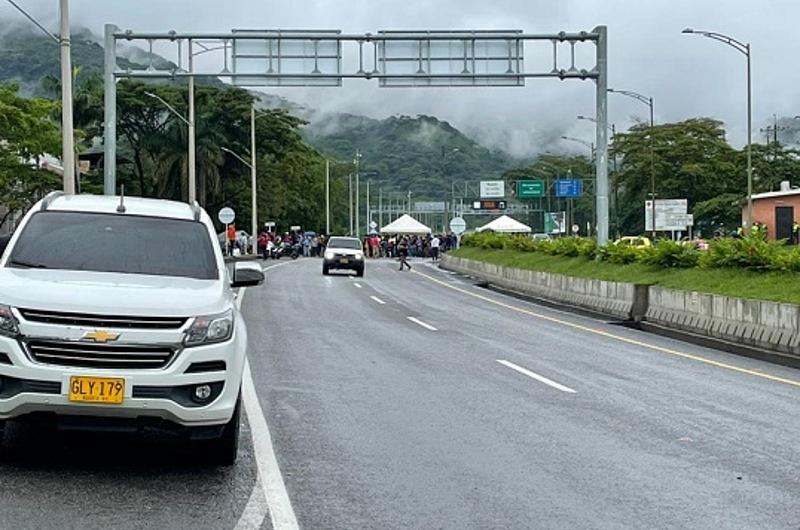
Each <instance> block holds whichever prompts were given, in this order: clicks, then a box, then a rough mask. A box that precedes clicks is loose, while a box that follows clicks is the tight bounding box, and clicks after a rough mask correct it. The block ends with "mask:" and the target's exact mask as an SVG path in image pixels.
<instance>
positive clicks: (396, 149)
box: [305, 114, 522, 200]
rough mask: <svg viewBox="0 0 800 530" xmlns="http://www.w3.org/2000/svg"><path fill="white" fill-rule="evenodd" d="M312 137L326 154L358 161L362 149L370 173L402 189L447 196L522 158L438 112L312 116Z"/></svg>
mask: <svg viewBox="0 0 800 530" xmlns="http://www.w3.org/2000/svg"><path fill="white" fill-rule="evenodd" d="M305 136H306V139H307V141H308V142H309V143H310V144H312V145H314V146H315V147H316V148H317V149H319V150H321V151H322V152H323V153H326V154H330V155H334V156H336V157H337V158H339V159H341V160H352V159H353V156H354V154H355V152H356V150H357V149H358V150H359V151H360V152H361V154H362V158H361V168H362V171H364V172H369V171H377V172H378V173H379V175H377V176H375V177H373V179H375V180H380V179H386V180H390V181H391V183H392V188H394V189H395V190H397V191H407V190H415V192H416V191H417V190H428V191H429V194H430V195H429V197H428V198H436V199H443V200H446V199H447V198H448V197H449V195H450V193H451V189H452V184H453V183H454V182H461V181H462V180H480V179H492V178H499V177H500V175H502V173H503V172H504V171H506V170H508V169H509V168H511V167H514V166H517V165H521V164H522V162H521V161H518V160H515V159H512V158H511V157H510V156H509V155H507V154H505V153H500V152H496V151H490V150H489V149H487V148H485V147H483V146H481V145H479V144H478V143H476V142H475V141H474V140H472V139H471V138H468V137H467V136H465V135H464V134H463V133H461V132H460V131H459V130H458V129H456V128H455V127H453V126H452V125H450V124H449V123H447V122H446V121H441V120H439V119H437V118H435V117H433V116H424V115H421V116H417V117H410V116H392V117H389V118H386V119H383V120H376V119H372V118H367V117H364V116H357V115H353V114H332V115H327V116H319V117H316V118H315V117H314V116H313V115H312V117H311V118H310V125H309V126H308V127H307V128H306V131H305Z"/></svg>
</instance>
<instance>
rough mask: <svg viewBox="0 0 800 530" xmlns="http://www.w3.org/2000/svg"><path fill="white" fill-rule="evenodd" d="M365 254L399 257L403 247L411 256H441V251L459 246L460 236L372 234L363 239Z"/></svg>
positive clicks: (379, 256)
mask: <svg viewBox="0 0 800 530" xmlns="http://www.w3.org/2000/svg"><path fill="white" fill-rule="evenodd" d="M363 246H364V255H365V256H367V257H369V258H399V257H400V250H401V247H404V248H405V249H406V253H407V256H408V257H410V258H432V259H433V260H434V261H435V260H437V259H438V258H439V253H440V252H447V251H448V250H450V249H453V248H457V247H458V236H457V235H456V234H454V233H452V232H451V233H449V234H445V235H441V236H440V235H436V234H428V235H424V236H420V235H383V236H381V235H379V234H371V235H369V236H367V237H365V238H364V239H363Z"/></svg>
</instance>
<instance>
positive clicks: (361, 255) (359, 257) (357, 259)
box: [356, 252, 364, 261]
mask: <svg viewBox="0 0 800 530" xmlns="http://www.w3.org/2000/svg"><path fill="white" fill-rule="evenodd" d="M362 259H364V254H362V253H361V252H356V261H361V260H362Z"/></svg>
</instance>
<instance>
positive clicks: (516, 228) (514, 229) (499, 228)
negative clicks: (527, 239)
mask: <svg viewBox="0 0 800 530" xmlns="http://www.w3.org/2000/svg"><path fill="white" fill-rule="evenodd" d="M485 231H490V232H498V233H502V234H530V233H531V227H530V226H528V225H525V224H522V223H520V222H519V221H517V220H516V219H512V218H511V217H509V216H507V215H503V216H500V217H498V218H497V219H495V220H494V221H492V222H491V223H487V224H485V225H483V226H482V227H480V228H478V232H485Z"/></svg>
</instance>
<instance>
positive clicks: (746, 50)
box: [681, 28, 753, 234]
mask: <svg viewBox="0 0 800 530" xmlns="http://www.w3.org/2000/svg"><path fill="white" fill-rule="evenodd" d="M681 33H685V34H689V35H701V36H703V37H707V38H709V39H714V40H717V41H719V42H722V43H723V44H727V45H728V46H730V47H731V48H733V49H735V50H737V51H738V52H740V53H742V54H743V55H744V56H745V57H746V58H747V216H746V218H745V226H744V231H745V233H746V234H749V233H750V227H751V226H753V155H752V149H751V148H752V139H753V138H752V136H753V134H752V133H753V90H752V82H751V79H752V76H751V73H750V59H751V53H750V43H749V42H748V43H744V42H741V41H738V40H736V39H734V38H733V37H729V36H727V35H723V34H722V33H716V32H714V31H700V30H695V29H692V28H686V29H684V30H683V31H682V32H681Z"/></svg>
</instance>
